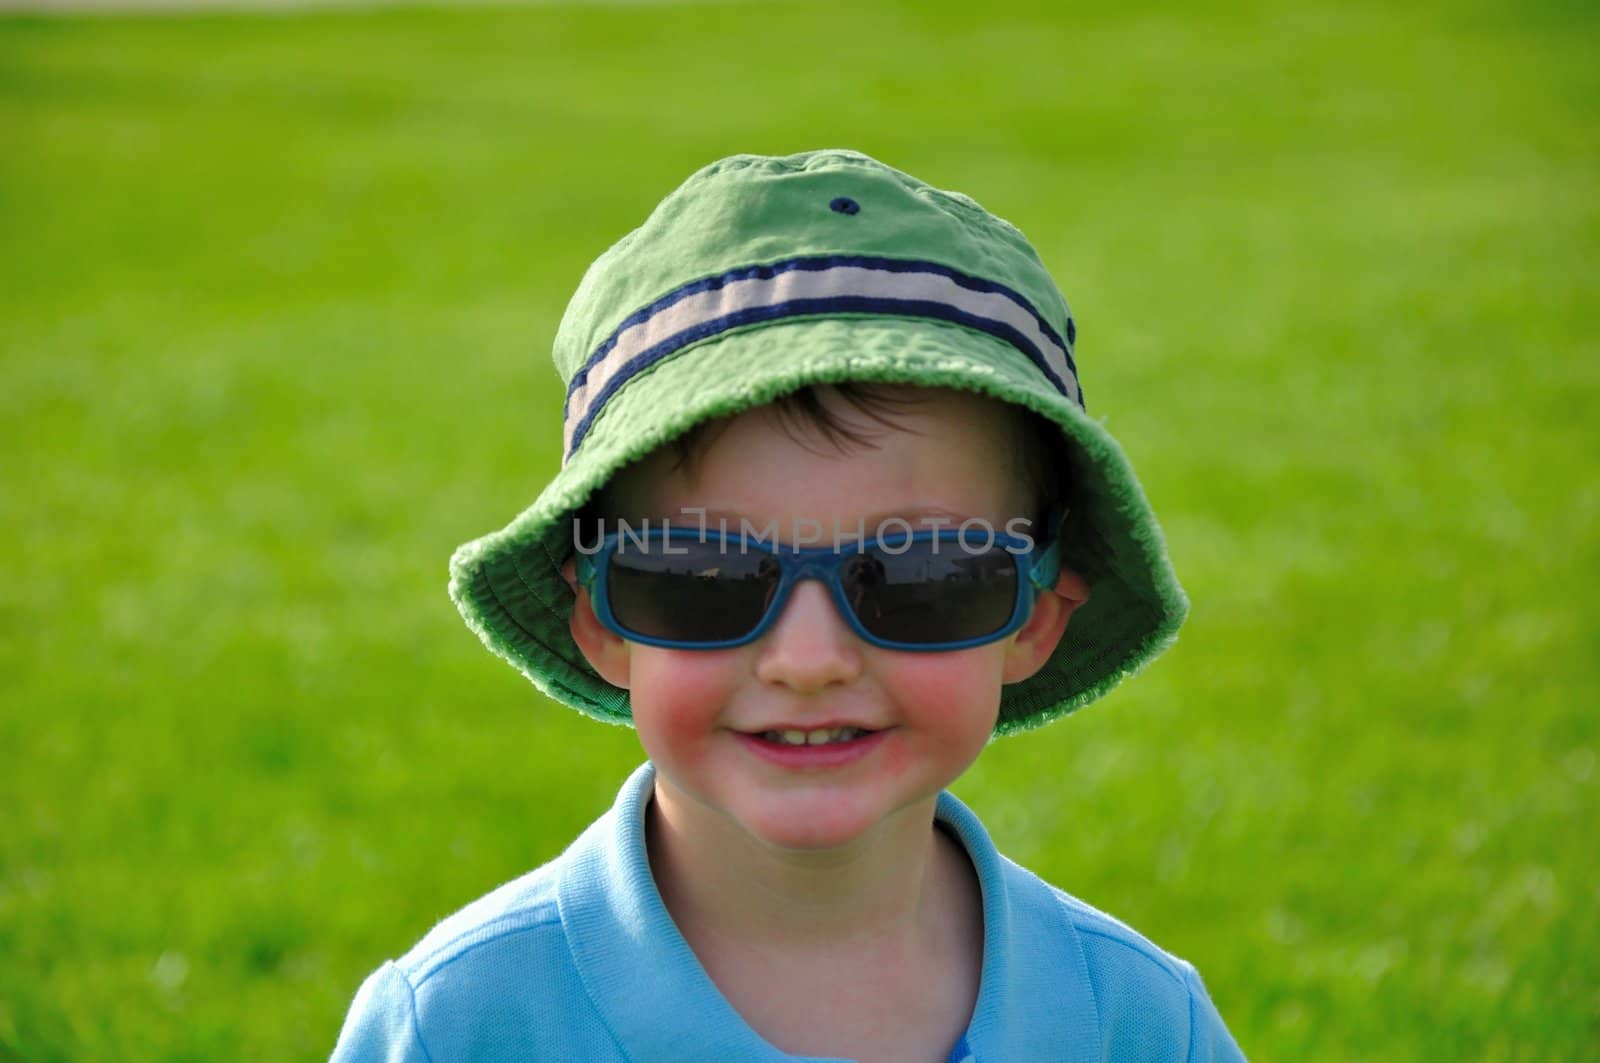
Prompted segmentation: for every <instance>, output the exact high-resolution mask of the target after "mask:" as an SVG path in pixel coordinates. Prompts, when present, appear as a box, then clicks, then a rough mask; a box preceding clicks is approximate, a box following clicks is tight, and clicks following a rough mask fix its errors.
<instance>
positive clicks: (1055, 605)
mask: <svg viewBox="0 0 1600 1063" xmlns="http://www.w3.org/2000/svg"><path fill="white" fill-rule="evenodd" d="M1088 600H1089V581H1088V580H1086V579H1084V578H1083V577H1082V576H1080V575H1078V574H1077V573H1076V572H1074V571H1072V569H1070V568H1063V569H1062V570H1061V576H1060V578H1058V579H1057V580H1056V585H1055V587H1054V588H1052V589H1051V590H1049V591H1046V592H1044V593H1043V594H1041V595H1039V597H1038V598H1036V599H1034V602H1033V615H1031V616H1030V617H1028V622H1027V623H1025V624H1023V625H1022V627H1020V628H1018V629H1017V633H1016V634H1015V635H1012V636H1011V642H1010V643H1009V644H1008V645H1007V647H1006V659H1005V664H1004V667H1003V671H1002V675H1001V682H1003V683H1020V682H1022V681H1023V680H1024V679H1027V678H1029V677H1030V676H1032V675H1033V674H1034V673H1035V672H1037V671H1038V670H1039V669H1041V668H1043V667H1044V662H1046V661H1048V660H1049V659H1050V655H1051V654H1052V653H1054V652H1056V647H1057V646H1058V645H1060V644H1061V636H1062V635H1063V634H1065V633H1066V630H1067V621H1069V620H1071V619H1072V614H1073V613H1075V612H1077V611H1078V608H1079V607H1080V606H1082V605H1083V603H1084V602H1087V601H1088Z"/></svg>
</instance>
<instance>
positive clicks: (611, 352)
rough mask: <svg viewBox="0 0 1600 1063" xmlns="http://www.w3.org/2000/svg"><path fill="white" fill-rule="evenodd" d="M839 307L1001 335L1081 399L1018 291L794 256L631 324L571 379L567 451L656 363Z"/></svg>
mask: <svg viewBox="0 0 1600 1063" xmlns="http://www.w3.org/2000/svg"><path fill="white" fill-rule="evenodd" d="M839 313H876V314H885V315H895V314H898V315H901V316H906V317H922V318H934V319H938V320H947V321H954V322H956V323H958V324H964V325H968V326H970V327H973V328H977V329H980V330H982V331H985V332H989V333H991V334H994V335H997V336H999V337H1000V338H1002V339H1005V340H1008V341H1009V342H1011V343H1012V344H1013V345H1015V346H1016V347H1018V348H1019V349H1020V350H1022V352H1023V353H1024V354H1026V355H1028V357H1029V358H1030V359H1031V360H1032V361H1033V362H1034V363H1035V364H1036V365H1037V366H1038V367H1039V368H1040V370H1041V371H1043V372H1044V374H1045V376H1046V377H1048V378H1050V381H1051V383H1052V384H1053V385H1054V386H1055V387H1056V389H1057V390H1059V391H1061V392H1062V394H1064V395H1066V396H1067V397H1068V398H1069V399H1071V400H1072V401H1073V402H1076V403H1078V404H1079V405H1080V406H1081V405H1082V402H1083V400H1082V396H1081V394H1080V392H1079V390H1078V381H1077V374H1076V372H1075V368H1076V367H1075V366H1074V365H1073V362H1072V355H1071V352H1070V349H1069V347H1068V345H1067V344H1066V343H1064V342H1063V341H1062V339H1061V338H1060V336H1059V335H1058V334H1057V333H1056V331H1055V329H1053V328H1051V327H1050V325H1049V324H1048V323H1047V322H1046V321H1045V320H1044V319H1043V318H1042V317H1041V316H1040V315H1039V314H1038V312H1037V311H1035V310H1034V309H1033V307H1032V306H1031V305H1029V303H1028V302H1027V300H1025V299H1024V298H1022V296H1021V295H1019V294H1017V293H1016V292H1014V291H1012V290H1011V289H1009V288H1006V287H1005V286H1003V285H998V284H994V283H992V282H989V281H983V280H979V279H977V278H973V277H968V276H965V275H963V274H960V273H957V272H956V271H955V270H952V269H950V268H949V267H947V266H941V265H938V264H935V263H926V262H908V261H904V260H898V259H876V258H842V257H832V258H814V259H796V260H793V261H790V262H781V263H775V264H772V265H767V266H757V267H750V268H746V269H741V270H737V271H734V272H731V273H728V274H724V275H722V276H720V277H712V278H706V279H703V280H700V281H696V282H694V283H693V284H690V285H686V286H685V287H683V288H681V289H679V290H677V291H675V292H673V293H671V294H669V295H667V296H665V297H663V298H661V299H658V300H656V301H655V302H654V303H652V304H651V305H650V306H647V307H645V308H644V309H643V310H641V311H639V312H638V313H635V314H633V315H632V316H631V317H629V318H628V319H627V320H626V321H624V322H623V323H622V325H621V326H620V327H619V328H618V329H617V331H616V332H615V333H613V334H612V335H611V336H610V337H609V338H608V339H607V340H606V342H605V343H602V344H601V345H600V346H599V347H598V348H597V349H596V351H595V352H594V354H593V355H592V356H591V357H590V359H589V362H588V364H587V365H586V366H585V367H584V368H583V369H582V370H580V371H579V372H578V373H577V374H575V375H574V376H573V379H572V384H571V386H570V388H569V390H568V392H567V404H566V414H565V425H564V429H563V436H564V441H565V445H564V447H563V453H564V454H565V455H566V456H568V457H570V456H571V454H572V453H573V451H575V450H576V449H577V447H578V445H579V444H580V443H581V442H582V441H583V436H584V435H585V434H586V433H587V430H588V426H589V423H590V422H591V421H593V419H594V417H595V416H596V415H597V414H598V413H599V412H600V408H601V407H602V406H603V405H604V403H605V401H606V400H607V399H608V398H609V397H610V396H611V395H612V394H614V393H615V392H616V391H617V389H618V388H620V387H621V385H622V384H623V383H624V382H625V381H626V380H627V379H628V378H630V377H631V376H633V375H634V374H635V373H637V372H639V371H640V370H642V369H644V368H645V367H647V366H649V365H652V364H654V363H655V362H656V361H657V360H659V359H661V358H664V357H667V356H669V355H671V354H672V353H674V352H676V351H677V350H681V349H682V348H684V347H686V346H688V345H689V344H691V343H697V342H699V341H700V340H703V339H706V338H709V337H711V336H715V335H718V334H720V333H722V332H726V331H728V330H730V329H733V328H739V327H741V326H744V325H748V324H752V323H755V322H760V321H773V320H778V319H783V318H789V317H814V316H818V315H828V314H839Z"/></svg>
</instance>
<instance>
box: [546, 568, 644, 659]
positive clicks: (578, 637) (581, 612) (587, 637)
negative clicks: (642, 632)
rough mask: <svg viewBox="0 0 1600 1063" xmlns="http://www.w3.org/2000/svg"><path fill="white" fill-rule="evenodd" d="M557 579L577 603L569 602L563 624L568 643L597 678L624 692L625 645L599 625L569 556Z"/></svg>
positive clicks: (619, 638)
mask: <svg viewBox="0 0 1600 1063" xmlns="http://www.w3.org/2000/svg"><path fill="white" fill-rule="evenodd" d="M561 578H562V579H564V580H566V581H567V586H569V587H571V588H572V590H573V593H575V594H576V595H577V600H576V601H575V602H573V603H572V617H571V619H569V620H568V621H567V627H568V629H569V630H571V632H572V641H573V642H576V643H577V644H578V649H580V650H582V651H583V656H584V658H585V659H586V660H588V662H589V663H590V664H591V665H593V666H594V670H595V671H597V672H599V673H600V678H601V679H604V680H605V681H606V682H607V683H610V684H611V685H612V686H614V687H621V688H622V689H623V690H627V689H628V672H629V668H628V664H629V658H628V644H627V642H625V641H624V640H623V639H622V637H621V636H620V635H617V634H616V633H615V632H613V631H611V630H610V629H609V628H607V627H606V626H605V625H604V624H602V623H600V618H599V617H598V616H596V615H595V612H594V603H593V602H591V601H590V600H589V592H588V590H587V589H585V588H583V587H580V586H578V574H577V564H576V562H575V561H574V560H573V559H572V558H570V557H569V558H567V560H566V561H565V562H563V563H562V565H561Z"/></svg>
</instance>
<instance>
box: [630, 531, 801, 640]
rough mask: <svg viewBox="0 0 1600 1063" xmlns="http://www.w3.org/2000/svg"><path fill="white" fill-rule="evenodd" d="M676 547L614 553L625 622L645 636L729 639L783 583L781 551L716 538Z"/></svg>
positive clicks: (746, 628)
mask: <svg viewBox="0 0 1600 1063" xmlns="http://www.w3.org/2000/svg"><path fill="white" fill-rule="evenodd" d="M671 546H672V550H671V552H670V553H668V552H667V551H666V550H664V549H663V548H662V547H663V544H662V543H660V542H652V543H651V544H650V547H649V549H648V550H637V551H636V550H632V549H629V550H627V551H625V552H624V551H618V552H617V553H616V554H614V555H612V558H611V564H610V567H609V570H608V571H609V576H608V580H607V584H606V596H607V598H608V599H609V600H610V602H611V612H612V614H613V615H614V616H615V617H616V619H617V622H618V623H620V624H621V625H622V626H623V627H624V628H627V629H628V630H629V631H631V632H634V633H635V634H637V635H642V636H644V637H645V638H656V639H675V640H683V641H691V642H724V641H728V640H732V639H736V638H739V637H740V636H742V635H746V634H748V633H749V632H750V631H752V630H753V629H754V628H755V626H756V625H757V624H758V623H760V622H761V615H762V614H763V613H764V612H766V608H767V603H768V602H770V601H771V600H772V595H773V593H774V592H775V591H776V590H777V588H778V579H779V575H780V569H779V565H778V559H777V558H775V557H773V556H772V555H771V554H768V553H766V552H764V551H760V550H750V551H747V552H744V553H741V552H740V551H739V550H738V549H737V548H736V547H733V546H728V547H726V548H725V547H724V544H723V543H722V542H721V541H720V540H715V539H714V540H711V541H708V542H697V541H694V540H674V541H673V542H672V544H671ZM680 551H682V552H680Z"/></svg>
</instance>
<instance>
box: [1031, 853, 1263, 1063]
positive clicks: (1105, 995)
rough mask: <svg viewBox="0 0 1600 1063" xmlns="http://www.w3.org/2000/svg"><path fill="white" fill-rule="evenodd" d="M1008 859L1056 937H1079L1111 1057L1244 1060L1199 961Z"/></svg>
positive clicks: (1037, 913)
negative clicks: (1183, 956)
mask: <svg viewBox="0 0 1600 1063" xmlns="http://www.w3.org/2000/svg"><path fill="white" fill-rule="evenodd" d="M1002 859H1004V858H1002ZM1005 863H1006V864H1007V865H1008V868H1007V872H1008V878H1010V879H1011V881H1012V884H1013V886H1014V887H1020V888H1017V889H1015V891H1014V892H1016V893H1019V894H1021V895H1022V896H1024V897H1027V898H1028V903H1030V904H1031V906H1032V907H1033V909H1034V911H1033V912H1032V913H1031V914H1032V917H1033V918H1035V919H1039V920H1042V921H1043V922H1044V923H1045V924H1046V925H1051V924H1053V927H1054V935H1053V936H1055V937H1057V938H1066V939H1074V938H1075V939H1076V943H1077V947H1078V950H1079V951H1080V952H1081V954H1082V957H1083V963H1084V965H1085V968H1086V972H1085V973H1086V974H1087V977H1088V980H1089V984H1090V986H1091V988H1092V991H1093V994H1094V1001H1095V1008H1096V1011H1097V1013H1098V1015H1099V1020H1100V1033H1101V1041H1102V1045H1103V1047H1104V1049H1105V1051H1106V1053H1107V1054H1108V1058H1113V1059H1123V1058H1140V1059H1144V1058H1172V1059H1175V1060H1218V1061H1222V1060H1242V1059H1243V1058H1244V1057H1243V1055H1242V1054H1241V1053H1240V1051H1239V1047H1238V1045H1237V1044H1236V1043H1235V1042H1234V1040H1233V1037H1232V1035H1231V1034H1229V1033H1228V1030H1227V1027H1226V1026H1225V1025H1224V1023H1223V1022H1222V1019H1221V1017H1220V1016H1219V1015H1218V1014H1217V1010H1216V1006H1215V1005H1214V1004H1213V1003H1212V1001H1211V998H1210V995H1209V994H1208V993H1207V992H1206V988H1205V984H1204V982H1203V981H1202V980H1201V978H1200V974H1199V972H1198V971H1196V970H1195V967H1194V965H1193V964H1191V963H1189V962H1188V961H1186V960H1184V959H1181V958H1179V957H1178V956H1175V955H1173V954H1172V953H1170V952H1168V951H1167V950H1165V949H1163V948H1162V947H1161V946H1159V945H1157V944H1156V943H1155V942H1153V941H1151V940H1150V939H1149V938H1147V937H1145V936H1144V935H1143V934H1141V933H1139V932H1138V931H1137V930H1135V929H1133V927H1131V926H1129V925H1128V924H1127V923H1124V922H1123V921H1122V920H1120V919H1117V918H1116V917H1115V916H1112V915H1110V914H1108V913H1106V912H1104V911H1101V910H1100V909H1099V908H1096V907H1094V906H1093V905H1091V904H1089V903H1087V902H1085V901H1083V900H1080V899H1079V898H1077V897H1074V896H1073V895H1072V894H1070V893H1068V892H1066V891H1065V890H1063V889H1061V888H1059V887H1057V886H1054V885H1052V884H1050V883H1049V882H1046V881H1044V880H1043V879H1041V878H1039V877H1038V876H1037V875H1035V874H1034V873H1033V872H1031V871H1029V870H1027V869H1026V868H1023V867H1021V866H1020V865H1018V864H1016V863H1014V862H1012V861H1010V860H1005ZM1063 946H1064V947H1069V946H1068V943H1067V942H1063ZM1158 1043H1159V1044H1160V1045H1161V1046H1162V1050H1161V1051H1157V1050H1156V1047H1155V1046H1156V1045H1157V1044H1158ZM1163 1053H1165V1054H1163Z"/></svg>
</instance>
